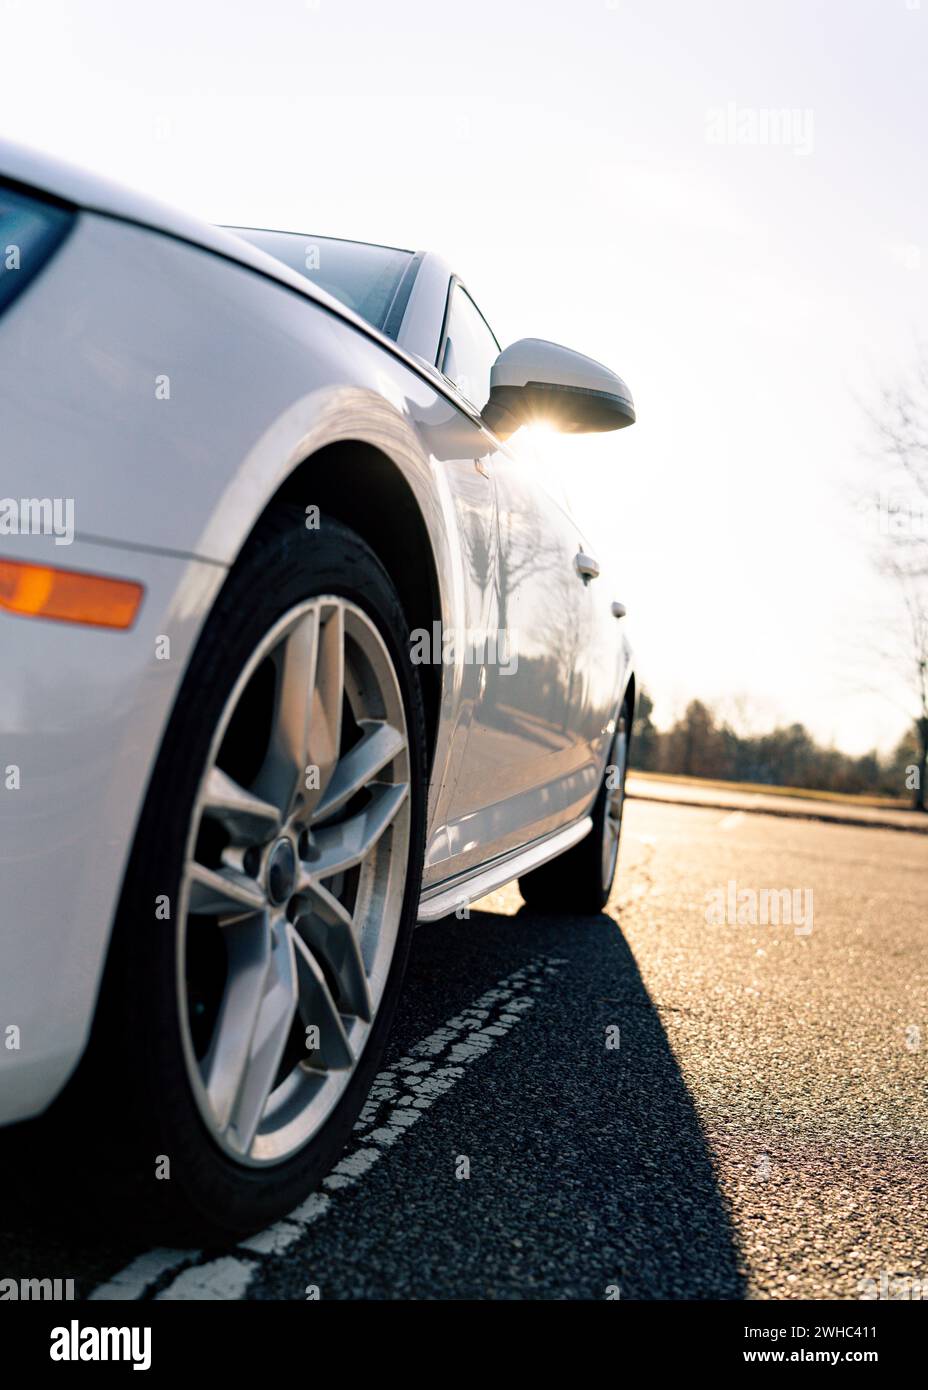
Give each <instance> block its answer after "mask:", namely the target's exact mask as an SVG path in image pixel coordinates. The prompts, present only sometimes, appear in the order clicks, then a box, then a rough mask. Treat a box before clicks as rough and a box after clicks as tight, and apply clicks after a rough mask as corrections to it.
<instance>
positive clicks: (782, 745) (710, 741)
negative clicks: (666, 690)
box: [631, 691, 918, 798]
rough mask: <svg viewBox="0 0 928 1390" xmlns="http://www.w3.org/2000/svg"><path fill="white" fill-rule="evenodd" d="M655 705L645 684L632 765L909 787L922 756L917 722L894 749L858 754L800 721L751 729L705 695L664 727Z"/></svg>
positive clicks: (899, 793)
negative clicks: (737, 724) (723, 716)
mask: <svg viewBox="0 0 928 1390" xmlns="http://www.w3.org/2000/svg"><path fill="white" fill-rule="evenodd" d="M652 709H653V703H652V701H651V699H650V697H649V696H648V694H647V692H646V691H641V693H640V695H639V697H638V709H637V713H636V716H635V723H634V728H633V734H632V748H631V765H632V766H633V767H637V768H640V769H641V770H642V771H647V772H666V773H677V774H684V775H686V776H689V777H715V778H720V779H722V780H725V781H731V782H761V783H764V784H765V785H767V786H781V787H809V788H814V789H816V790H818V791H833V792H850V793H866V792H869V793H870V794H872V795H885V796H896V797H903V798H909V797H911V795H912V782H911V771H909V772H908V777H909V781H908V785H907V769H911V768H912V767H913V766H915V765H916V764H917V762H918V754H917V752H916V736H915V729H914V726H913V728H912V730H911V731H910V733H909V734H907V735H906V737H904V738H903V739H902V740H901V741H900V743H899V746H898V747H897V748H896V749H895V751H894V752H893V753H892V754H891V755H890V756H888V757H882V758H881V757H880V755H879V754H878V753H876V752H873V753H864V754H863V755H862V756H861V757H858V758H854V757H851V756H850V755H849V754H848V753H841V752H839V750H838V749H837V748H823V747H822V746H821V744H818V743H816V741H815V739H814V738H813V737H812V735H811V734H810V733H809V731H808V730H807V729H806V728H805V727H804V725H802V724H789V725H787V726H786V727H784V728H779V729H773V730H772V731H771V732H770V733H768V734H756V735H752V736H750V737H746V736H745V735H743V734H738V733H735V731H734V729H732V728H731V727H730V726H729V725H728V724H727V723H725V722H724V721H721V722H720V721H718V720H717V718H716V716H715V714H714V713H713V711H712V710H711V709H710V708H709V707H708V706H707V705H704V704H703V703H702V701H701V700H692V701H690V704H689V705H688V706H687V709H686V713H685V714H684V715H683V716H682V718H680V719H678V720H677V721H676V723H675V724H673V725H672V726H671V728H669V729H666V730H661V729H658V728H657V727H656V726H655V724H654V723H653V722H652V720H651V711H652Z"/></svg>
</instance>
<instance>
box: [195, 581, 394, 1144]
mask: <svg viewBox="0 0 928 1390" xmlns="http://www.w3.org/2000/svg"><path fill="white" fill-rule="evenodd" d="M409 792H410V761H409V748H408V736H407V726H406V715H405V710H404V706H403V698H402V694H401V691H400V687H399V683H398V680H397V676H396V671H395V668H394V665H393V661H392V658H391V656H390V653H389V651H388V650H387V647H386V645H385V643H384V641H383V638H382V637H381V635H380V632H379V631H378V629H377V627H376V625H375V624H374V622H373V621H372V620H371V618H370V617H369V616H368V615H367V614H366V613H365V612H364V611H363V610H362V609H361V608H360V607H358V606H357V605H355V604H353V603H351V602H349V601H348V600H347V599H344V598H341V597H339V596H337V595H324V596H321V597H319V598H314V599H311V600H308V601H306V602H303V603H301V604H299V605H297V606H296V607H294V608H292V609H291V610H290V611H289V612H287V613H286V614H284V615H283V616H282V617H281V618H280V619H279V620H278V621H277V622H276V623H275V624H274V626H273V627H272V629H271V630H270V631H269V632H268V633H267V634H266V635H265V636H264V638H263V639H262V641H261V642H260V643H259V645H258V646H257V648H256V649H255V651H254V652H253V653H252V655H251V657H250V658H249V659H248V661H247V662H246V663H245V666H244V668H243V670H242V672H241V674H240V676H239V678H238V680H237V681H236V683H235V686H234V688H233V690H232V692H231V694H230V695H229V697H228V699H227V701H226V703H225V707H224V709H223V711H222V714H221V716H220V719H219V721H218V724H217V727H216V731H215V734H214V737H213V739H212V742H211V746H210V752H209V755H208V759H207V763H206V767H205V769H204V772H203V775H202V778H201V781H200V786H199V791H198V795H197V798H196V801H195V804H194V808H193V813H192V817H191V824H190V831H189V836H188V842H187V853H186V860H185V867H184V871H183V878H182V885H181V901H180V911H179V914H178V923H177V933H178V941H177V946H178V950H177V991H178V1004H179V1016H180V1021H181V1029H182V1035H183V1044H184V1053H185V1059H186V1064H187V1072H188V1076H189V1079H190V1082H191V1086H192V1089H193V1092H194V1095H195V1097H196V1101H197V1104H198V1106H199V1110H200V1113H201V1115H202V1118H203V1120H204V1122H205V1124H206V1126H207V1128H208V1129H209V1131H210V1133H211V1135H212V1137H213V1138H214V1140H215V1141H216V1143H217V1144H219V1145H220V1147H221V1148H222V1149H223V1150H224V1151H225V1152H226V1153H227V1154H228V1155H229V1156H231V1157H232V1158H234V1159H235V1160H236V1161H237V1162H239V1163H241V1164H245V1165H247V1166H252V1167H254V1166H260V1165H264V1164H268V1163H280V1162H283V1161H284V1160H286V1159H287V1158H289V1157H291V1156H292V1155H293V1154H294V1153H296V1152H297V1151H298V1150H299V1149H300V1148H302V1147H303V1146H305V1144H307V1143H308V1142H309V1141H310V1140H311V1139H312V1138H313V1136H314V1135H315V1134H316V1133H317V1132H318V1131H319V1129H320V1128H321V1126H322V1125H323V1124H324V1122H325V1120H326V1118H327V1117H328V1116H329V1114H330V1113H331V1112H332V1110H333V1108H334V1106H335V1105H336V1104H337V1103H338V1101H339V1099H340V1097H341V1096H342V1095H343V1094H344V1091H345V1089H346V1087H347V1085H348V1083H349V1081H350V1078H351V1075H352V1073H353V1071H354V1068H355V1066H356V1064H357V1061H358V1058H359V1057H360V1055H361V1052H362V1050H363V1048H364V1045H365V1042H366V1040H367V1037H368V1035H369V1033H370V1030H371V1024H372V1022H373V1019H374V1017H375V1015H376V1012H377V1008H378V1006H379V1004H380V1000H381V997H382V995H383V992H384V988H385V986H386V982H387V977H388V975H389V971H390V965H391V962H392V959H393V952H394V946H395V943H396V937H397V932H398V928H399V922H400V917H401V912H402V904H403V898H404V892H405V887H406V873H407V861H408V852H409V834H410V805H409Z"/></svg>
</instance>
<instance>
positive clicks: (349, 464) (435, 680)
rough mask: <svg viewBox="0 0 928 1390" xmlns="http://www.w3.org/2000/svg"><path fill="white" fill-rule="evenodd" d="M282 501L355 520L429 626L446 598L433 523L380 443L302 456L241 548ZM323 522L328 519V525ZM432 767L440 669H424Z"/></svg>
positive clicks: (336, 444) (420, 624) (416, 620)
mask: <svg viewBox="0 0 928 1390" xmlns="http://www.w3.org/2000/svg"><path fill="white" fill-rule="evenodd" d="M281 505H292V506H298V507H300V509H301V510H305V509H306V508H307V507H310V506H315V507H318V508H319V512H320V514H321V516H323V517H325V516H329V517H333V518H335V519H336V520H338V521H341V522H343V523H344V524H345V525H346V526H350V527H351V528H352V530H354V531H356V532H357V533H358V535H359V536H361V538H362V539H363V540H365V541H366V542H367V544H368V545H369V546H370V548H371V549H372V550H373V552H374V554H375V555H376V556H377V558H378V559H379V560H380V562H381V564H382V565H383V567H384V569H385V570H386V571H387V574H388V575H389V576H390V579H391V581H392V583H393V584H394V585H395V587H396V590H397V593H398V594H399V598H400V603H401V604H402V607H403V612H404V613H405V615H406V619H407V622H408V623H409V627H410V630H412V629H413V628H425V629H427V630H428V631H431V625H432V623H433V622H439V621H441V617H442V603H441V590H440V585H439V579H438V569H437V566H436V563H435V551H434V546H433V544H432V540H431V537H430V534H429V529H428V526H427V524H426V520H425V517H424V516H423V513H422V509H421V507H420V505H419V502H418V501H417V498H416V495H415V493H414V491H413V489H412V487H411V486H410V484H409V481H408V480H407V478H406V477H405V475H404V473H403V470H402V469H401V468H400V467H399V466H398V465H397V464H396V463H395V462H394V460H393V459H392V458H391V457H390V456H389V454H387V453H385V452H384V451H383V450H382V449H380V448H378V447H377V446H376V445H374V444H371V443H370V442H369V441H366V440H363V439H350V438H342V439H338V440H335V441H333V442H331V443H328V444H323V445H322V446H321V447H319V448H318V449H316V450H314V451H313V452H312V453H311V454H308V455H307V456H306V457H305V458H303V459H302V460H301V461H300V462H299V463H298V464H297V465H296V467H295V468H294V469H293V470H292V472H290V473H289V474H288V475H287V477H286V478H285V479H284V480H283V482H282V483H281V484H280V486H279V487H278V489H277V491H276V492H275V493H274V494H273V496H272V497H271V498H270V499H269V500H268V501H267V503H266V504H265V506H264V508H263V510H262V512H261V513H260V515H259V516H258V517H256V519H255V523H254V526H253V527H252V530H251V532H250V534H249V537H248V538H247V540H246V541H245V545H244V546H243V547H242V548H243V550H244V549H245V547H247V545H248V543H249V541H250V540H251V538H252V537H253V536H254V534H255V532H256V531H257V529H258V527H259V526H260V524H261V522H262V520H263V519H264V517H266V516H267V514H268V512H270V511H272V510H273V509H274V508H276V507H279V506H281ZM322 524H324V522H323V523H322ZM420 674H421V678H422V696H423V703H424V705H425V717H426V744H427V749H428V756H429V763H430V770H431V762H432V760H433V759H434V755H435V748H436V743H437V736H438V721H439V709H440V705H441V694H442V691H441V667H440V666H438V665H424V666H422V667H421V668H420Z"/></svg>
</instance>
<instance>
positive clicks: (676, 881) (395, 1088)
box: [0, 802, 928, 1299]
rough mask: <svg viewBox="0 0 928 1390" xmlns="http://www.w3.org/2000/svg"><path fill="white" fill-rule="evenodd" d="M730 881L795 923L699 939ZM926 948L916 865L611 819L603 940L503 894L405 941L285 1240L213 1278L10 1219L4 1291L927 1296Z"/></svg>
mask: <svg viewBox="0 0 928 1390" xmlns="http://www.w3.org/2000/svg"><path fill="white" fill-rule="evenodd" d="M730 882H733V883H734V884H735V885H736V886H735V889H734V890H733V891H734V893H735V894H736V895H737V893H738V892H739V891H742V892H743V891H744V890H747V889H752V890H760V889H763V888H776V889H782V888H788V889H790V890H794V889H795V890H797V891H798V893H799V894H800V897H799V898H798V899H797V903H798V904H799V905H800V906H801V908H802V912H801V914H800V915H801V918H802V920H801V921H800V922H799V923H796V924H790V925H788V926H784V925H779V926H777V925H763V924H761V923H760V922H755V923H744V924H742V925H738V924H737V922H734V923H730V924H729V923H724V924H717V925H715V924H710V923H709V922H707V920H706V914H707V908H708V907H710V906H713V905H714V906H715V907H716V908H717V907H718V904H719V902H723V903H724V905H725V908H724V910H725V912H726V914H727V903H728V898H729V883H730ZM807 890H811V892H812V895H813V896H812V913H811V920H810V915H809V911H808V901H809V900H808V898H807V897H806V891H807ZM707 895H714V896H708V897H707ZM735 901H736V903H737V902H738V899H737V896H736V898H735ZM741 901H742V902H748V903H749V899H742V900H741ZM484 909H486V910H484ZM746 911H747V908H744V912H746ZM926 924H928V844H926V842H925V840H924V838H923V837H921V836H917V835H906V834H895V833H892V832H890V831H886V830H876V829H869V828H859V829H858V828H856V827H846V826H837V825H826V824H822V823H817V822H811V821H808V822H807V821H799V820H784V819H775V818H772V817H768V816H763V815H751V814H742V813H741V812H733V813H732V812H720V811H713V810H704V809H693V808H683V807H674V806H664V805H658V804H649V803H642V802H631V803H629V804H628V805H627V808H626V824H625V828H624V838H623V848H622V857H621V863H620V876H619V879H618V881H617V885H616V890H615V892H614V894H613V899H612V901H611V902H610V904H609V908H608V912H607V913H606V914H604V915H602V916H599V917H595V918H581V917H577V918H570V919H563V918H562V919H557V920H551V919H544V918H541V917H539V916H537V915H535V914H531V913H528V912H527V911H526V910H525V909H523V908H522V906H521V899H520V898H519V896H518V893H517V891H516V890H515V889H514V888H510V889H507V890H505V891H504V892H502V893H500V894H496V895H494V896H493V898H491V899H486V900H484V902H483V903H482V904H481V907H480V910H477V909H476V908H475V909H472V913H471V917H470V920H469V921H455V920H453V919H452V920H451V921H450V922H443V923H437V924H435V925H433V926H424V927H421V928H420V929H419V932H418V934H417V939H416V943H415V946H414V949H413V958H412V965H411V972H410V977H409V981H408V986H407V990H406V995H405V1000H404V1003H403V1006H402V1009H401V1014H400V1017H399V1020H398V1024H397V1028H396V1033H395V1036H394V1041H393V1045H392V1048H391V1054H390V1059H389V1065H388V1067H387V1069H386V1071H385V1073H384V1074H383V1076H382V1077H381V1080H380V1084H379V1086H378V1087H377V1088H376V1090H375V1093H374V1095H373V1097H372V1100H371V1103H370V1105H369V1107H368V1111H367V1113H366V1114H365V1116H364V1118H363V1122H362V1127H361V1128H360V1129H359V1130H358V1132H357V1137H356V1141H355V1142H354V1143H353V1144H352V1145H351V1146H350V1148H349V1150H348V1151H347V1153H346V1156H345V1158H344V1160H343V1161H342V1163H341V1164H340V1165H339V1168H338V1169H337V1170H336V1172H335V1174H334V1175H333V1176H332V1177H331V1178H330V1179H329V1180H328V1182H327V1184H326V1188H325V1190H324V1191H323V1192H322V1193H321V1194H319V1195H317V1196H315V1197H314V1198H312V1199H310V1201H309V1202H308V1203H307V1204H306V1205H305V1206H304V1208H302V1209H301V1210H300V1211H299V1212H298V1213H296V1214H295V1216H294V1217H293V1219H291V1220H290V1221H286V1222H282V1223H279V1224H278V1226H277V1227H275V1228H272V1229H271V1230H270V1231H269V1232H267V1233H265V1234H264V1235H263V1236H261V1237H258V1238H257V1239H255V1240H253V1241H252V1242H250V1243H248V1245H247V1246H246V1247H244V1248H239V1249H238V1250H236V1251H234V1252H232V1253H229V1252H225V1253H223V1252H215V1251H213V1252H211V1251H202V1252H193V1251H162V1250H155V1251H147V1252H142V1251H139V1250H137V1249H134V1248H132V1247H131V1246H127V1245H125V1244H124V1243H121V1242H120V1240H119V1238H118V1237H117V1236H116V1235H114V1234H113V1233H112V1232H110V1233H107V1232H102V1231H101V1232H100V1234H99V1239H98V1240H95V1241H93V1242H89V1243H85V1244H84V1245H82V1246H78V1245H75V1244H70V1243H69V1242H68V1240H67V1237H66V1236H64V1235H63V1234H62V1232H61V1231H60V1229H59V1230H46V1229H41V1228H40V1227H37V1226H36V1225H35V1224H33V1225H31V1226H28V1227H24V1226H22V1225H21V1224H19V1225H18V1224H17V1223H16V1221H15V1219H13V1218H12V1217H11V1213H10V1211H9V1209H8V1208H7V1210H6V1212H5V1215H4V1216H3V1218H2V1223H3V1225H4V1227H5V1229H4V1230H3V1232H2V1233H0V1277H9V1276H13V1277H17V1276H19V1277H28V1276H38V1275H42V1276H46V1277H53V1276H55V1275H59V1276H60V1277H65V1278H66V1277H73V1278H75V1279H76V1281H77V1289H78V1294H79V1295H80V1294H87V1293H89V1292H90V1291H92V1290H93V1289H95V1288H96V1289H97V1290H98V1296H99V1295H100V1294H102V1295H104V1296H119V1297H125V1298H131V1297H139V1296H143V1297H153V1296H155V1297H161V1298H197V1297H208V1298H260V1299H304V1298H306V1297H307V1296H308V1294H309V1296H312V1295H313V1294H314V1292H315V1291H318V1295H319V1296H320V1297H321V1298H323V1299H348V1298H493V1299H498V1298H502V1299H535V1298H554V1299H575V1298H593V1299H603V1298H606V1297H607V1296H609V1294H608V1293H607V1291H608V1290H610V1289H612V1290H613V1294H612V1296H615V1293H616V1292H618V1293H620V1296H621V1297H622V1298H623V1299H654V1298H683V1299H698V1298H744V1297H748V1298H842V1299H856V1298H859V1297H860V1294H861V1292H862V1291H873V1290H875V1289H878V1288H879V1283H880V1279H881V1276H882V1277H883V1278H884V1280H886V1279H892V1280H898V1279H900V1278H909V1279H923V1280H925V1281H926V1290H925V1292H926V1295H928V1239H926V1236H928V1089H926V1058H928V987H926V981H928V950H926V941H925V932H926ZM809 926H811V930H806V928H807V927H809ZM797 927H798V930H797ZM615 1030H618V1031H617V1032H616V1031H615ZM607 1042H611V1043H613V1044H615V1043H616V1042H617V1043H618V1046H615V1045H613V1046H607ZM466 1174H469V1175H466ZM8 1195H9V1194H8ZM5 1205H6V1204H5ZM868 1279H869V1280H873V1281H875V1282H874V1284H873V1285H872V1286H867V1285H862V1284H861V1281H862V1280H868ZM885 1287H886V1285H885V1283H884V1288H885ZM895 1288H896V1291H897V1292H898V1291H899V1290H900V1289H902V1288H904V1286H903V1285H899V1284H898V1283H897V1284H896V1285H895Z"/></svg>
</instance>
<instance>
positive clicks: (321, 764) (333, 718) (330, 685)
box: [301, 605, 345, 812]
mask: <svg viewBox="0 0 928 1390" xmlns="http://www.w3.org/2000/svg"><path fill="white" fill-rule="evenodd" d="M344 694H345V617H344V612H343V610H342V608H341V606H340V605H333V607H332V608H330V609H329V611H328V614H327V615H326V614H323V617H322V625H321V628H320V630H319V639H318V647H317V655H316V671H315V682H314V686H313V691H312V705H311V711H310V719H309V729H308V731H307V733H308V737H307V754H306V764H307V766H309V767H311V768H318V772H319V778H318V780H319V786H318V788H316V789H315V790H307V789H302V788H301V789H302V791H303V802H304V805H305V807H306V808H307V810H309V811H310V812H312V811H313V810H314V808H315V807H316V806H317V805H318V803H319V801H320V800H321V799H323V798H324V797H325V795H326V793H327V791H328V788H329V784H330V782H331V779H332V774H333V772H334V770H335V768H336V766H337V764H338V753H339V749H340V747H341V738H342V702H343V700H344Z"/></svg>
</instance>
